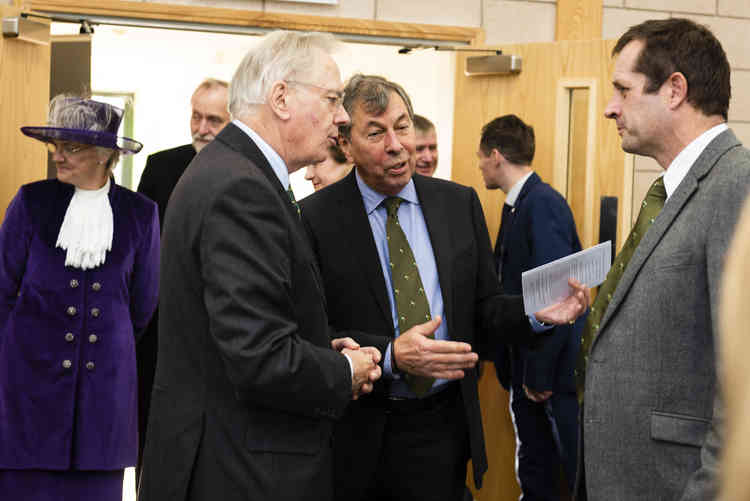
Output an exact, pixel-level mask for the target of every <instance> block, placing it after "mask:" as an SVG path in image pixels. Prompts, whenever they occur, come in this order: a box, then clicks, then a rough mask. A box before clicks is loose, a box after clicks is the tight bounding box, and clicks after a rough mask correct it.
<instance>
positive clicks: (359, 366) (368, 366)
mask: <svg viewBox="0 0 750 501" xmlns="http://www.w3.org/2000/svg"><path fill="white" fill-rule="evenodd" d="M341 353H343V354H345V355H347V356H348V357H349V358H350V359H351V361H352V368H353V369H354V373H353V374H352V399H353V400H357V399H358V398H359V397H360V395H364V394H366V393H370V392H371V391H372V385H373V383H374V382H375V381H377V380H378V379H379V378H380V374H381V369H380V366H379V365H378V362H380V352H379V351H378V349H377V348H374V347H372V346H365V347H364V348H359V349H350V348H343V349H342V350H341Z"/></svg>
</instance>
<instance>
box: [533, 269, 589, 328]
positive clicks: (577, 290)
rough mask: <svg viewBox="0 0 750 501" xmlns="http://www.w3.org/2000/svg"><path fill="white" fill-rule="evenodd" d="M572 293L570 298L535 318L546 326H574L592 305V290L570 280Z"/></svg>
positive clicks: (541, 311)
mask: <svg viewBox="0 0 750 501" xmlns="http://www.w3.org/2000/svg"><path fill="white" fill-rule="evenodd" d="M568 285H570V288H571V289H572V290H571V293H570V295H569V296H568V297H566V298H565V299H563V300H562V301H560V302H559V303H555V304H553V305H550V306H547V307H546V308H544V309H541V310H539V311H537V312H536V313H535V314H534V316H535V317H536V319H537V320H538V321H540V322H544V323H545V324H555V325H560V324H568V323H570V324H572V323H573V322H574V321H575V319H576V318H578V317H580V316H581V315H583V314H584V313H585V312H586V310H587V309H588V307H589V305H590V304H591V289H589V288H588V287H586V286H584V285H583V284H582V283H581V282H579V281H578V280H575V279H573V278H569V279H568Z"/></svg>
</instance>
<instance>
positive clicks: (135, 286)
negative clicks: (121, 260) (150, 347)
mask: <svg viewBox="0 0 750 501" xmlns="http://www.w3.org/2000/svg"><path fill="white" fill-rule="evenodd" d="M149 209H150V210H149V211H148V212H147V213H146V220H145V221H144V222H143V225H144V228H145V231H144V232H143V236H142V238H141V242H140V245H138V247H137V249H136V252H135V262H134V264H133V279H132V281H131V290H130V319H131V321H132V322H133V332H135V335H136V339H140V337H141V335H142V334H143V331H144V329H145V328H146V326H147V325H148V321H149V319H150V318H151V315H153V314H154V310H156V305H157V302H158V300H159V213H158V212H157V208H156V204H149Z"/></svg>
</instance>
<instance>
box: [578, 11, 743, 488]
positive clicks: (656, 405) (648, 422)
mask: <svg viewBox="0 0 750 501" xmlns="http://www.w3.org/2000/svg"><path fill="white" fill-rule="evenodd" d="M613 55H615V56H616V62H615V68H614V74H613V78H612V83H613V86H614V94H613V96H612V98H611V100H610V102H609V104H608V106H607V108H606V110H605V116H607V117H608V118H611V119H613V120H615V121H616V122H617V130H618V132H619V134H620V136H621V138H622V148H623V149H624V150H625V151H627V152H629V153H634V154H639V155H645V156H650V157H652V158H654V159H655V160H656V161H657V162H658V163H659V165H661V167H662V168H663V169H664V171H665V172H664V175H663V176H662V177H660V178H659V179H657V181H656V182H655V183H654V186H652V188H651V189H650V190H649V194H648V195H647V197H646V200H645V201H644V203H643V204H642V208H641V212H640V215H639V221H638V222H637V223H636V225H635V227H634V229H633V231H632V232H631V234H630V236H629V238H628V240H627V241H626V243H625V244H624V245H623V249H622V250H621V252H620V254H619V255H618V257H617V259H616V260H615V263H614V265H613V267H612V270H610V273H609V275H608V277H607V281H606V282H605V283H604V284H603V285H602V287H600V290H599V293H598V295H597V301H596V302H595V303H594V305H593V306H592V311H591V314H590V316H589V320H588V325H587V329H585V330H584V340H583V341H584V342H583V349H584V350H586V349H587V348H588V352H585V351H584V353H583V355H585V356H584V357H582V358H581V361H582V362H583V361H585V362H586V363H585V365H584V364H582V365H579V375H582V374H581V372H580V371H581V369H583V368H584V367H585V368H586V373H585V394H584V402H583V415H582V429H583V448H582V451H583V454H582V456H583V457H582V463H580V462H579V465H580V466H581V468H579V499H585V498H586V495H588V499H589V500H607V501H613V500H615V501H616V500H628V501H631V500H637V499H653V500H666V499H682V500H698V499H700V500H703V499H714V498H715V495H716V483H717V482H716V479H717V477H716V475H717V455H718V453H719V451H720V448H721V432H722V422H721V415H722V406H721V401H720V391H719V388H718V382H717V378H716V366H717V362H716V341H715V339H716V334H717V332H716V327H715V324H714V322H715V321H716V317H717V310H716V307H717V295H718V291H719V280H720V276H721V271H722V265H723V262H724V255H725V253H726V250H727V245H728V242H729V240H730V237H731V235H732V230H733V227H734V224H735V221H736V219H737V216H738V211H739V208H740V206H741V204H742V202H743V200H744V198H745V195H746V193H747V190H748V186H750V152H748V150H746V149H745V148H743V147H742V145H741V144H740V142H739V141H738V140H737V138H736V137H735V135H734V134H733V133H732V131H731V130H729V129H728V128H727V125H726V123H725V122H726V120H727V109H728V107H729V98H730V70H729V63H728V62H727V58H726V55H725V53H724V50H723V49H722V47H721V44H720V43H719V41H718V40H717V39H716V38H715V37H714V36H713V34H712V33H711V32H710V31H709V30H708V29H707V28H706V27H704V26H700V25H697V24H695V23H693V22H692V21H688V20H686V19H665V20H658V21H646V22H644V23H642V24H640V25H637V26H634V27H632V28H630V29H629V30H628V31H627V32H626V33H625V34H624V35H623V36H622V37H621V38H620V39H619V41H618V42H617V44H616V46H615V48H614V50H613ZM662 203H663V208H660V207H659V206H660V205H661V204H662Z"/></svg>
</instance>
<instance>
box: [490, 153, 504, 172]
mask: <svg viewBox="0 0 750 501" xmlns="http://www.w3.org/2000/svg"><path fill="white" fill-rule="evenodd" d="M490 157H492V163H493V165H494V166H495V168H497V167H499V166H500V165H502V164H504V163H505V157H504V156H503V154H502V153H500V152H499V151H498V149H497V148H492V151H491V152H490Z"/></svg>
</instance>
